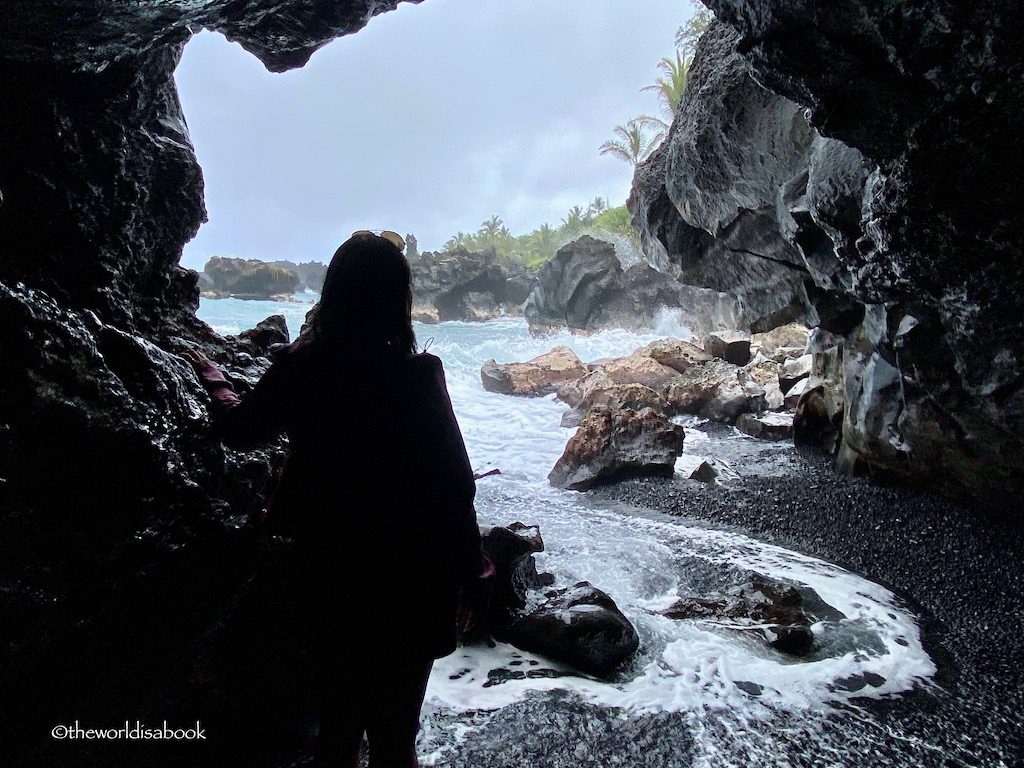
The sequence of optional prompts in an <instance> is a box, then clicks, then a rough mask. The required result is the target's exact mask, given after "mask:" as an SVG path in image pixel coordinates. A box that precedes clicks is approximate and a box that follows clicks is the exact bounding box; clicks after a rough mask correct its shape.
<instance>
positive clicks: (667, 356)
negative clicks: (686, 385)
mask: <svg viewBox="0 0 1024 768" xmlns="http://www.w3.org/2000/svg"><path fill="white" fill-rule="evenodd" d="M636 354H638V355H647V357H650V358H652V359H654V360H657V361H658V362H659V363H661V364H662V365H666V366H668V367H669V368H671V369H673V370H674V371H677V372H679V373H682V372H683V371H685V370H686V369H687V368H689V367H691V366H694V365H700V364H701V363H706V362H707V361H708V360H710V359H711V355H709V354H708V353H707V352H705V351H704V350H703V349H701V348H700V347H698V346H697V345H696V344H691V343H690V342H688V341H683V340H682V339H658V340H657V341H652V342H651V343H650V344H647V345H646V346H643V347H641V348H640V349H638V350H637V352H636Z"/></svg>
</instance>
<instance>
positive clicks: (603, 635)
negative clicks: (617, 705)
mask: <svg viewBox="0 0 1024 768" xmlns="http://www.w3.org/2000/svg"><path fill="white" fill-rule="evenodd" d="M501 639H503V640H506V641H507V642H510V643H512V645H514V646H516V647H517V648H521V649H523V650H524V651H529V652H531V653H539V654H541V655H543V656H547V657H548V658H551V659H554V660H555V661H560V662H562V663H564V664H568V665H569V666H571V667H573V668H575V669H578V670H580V671H582V672H586V673H587V674H589V675H594V676H595V677H609V676H611V674H612V673H613V672H614V671H615V670H616V669H617V668H618V667H619V666H620V665H621V664H622V663H623V662H625V661H626V660H628V659H629V658H630V657H632V656H633V654H634V653H636V650H637V648H639V647H640V637H639V635H637V632H636V630H635V629H634V628H633V625H632V624H631V623H630V622H629V619H627V618H626V617H625V616H624V615H623V614H622V611H620V610H619V608H618V606H617V605H616V604H615V601H614V600H612V598H611V597H609V596H608V594H607V593H605V592H602V591H601V590H600V589H597V588H596V587H594V586H592V585H591V584H590V583H589V582H586V581H581V582H579V583H577V584H575V585H574V586H572V587H570V588H568V589H555V590H548V591H546V592H544V599H543V602H541V603H540V605H539V606H538V607H537V608H535V609H534V610H531V611H530V612H529V613H527V614H525V615H524V616H522V617H520V618H518V619H516V620H515V621H514V622H512V624H511V625H509V627H508V628H507V629H506V630H505V631H504V632H503V633H502V637H501Z"/></svg>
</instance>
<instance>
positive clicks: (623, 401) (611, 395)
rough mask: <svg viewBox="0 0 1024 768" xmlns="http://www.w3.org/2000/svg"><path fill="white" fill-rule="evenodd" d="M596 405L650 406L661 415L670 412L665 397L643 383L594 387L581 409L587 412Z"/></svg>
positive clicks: (630, 408)
mask: <svg viewBox="0 0 1024 768" xmlns="http://www.w3.org/2000/svg"><path fill="white" fill-rule="evenodd" d="M595 405H607V406H608V407H610V408H612V409H614V410H622V409H624V408H627V409H629V410H633V411H641V410H643V409H644V408H650V409H652V410H653V411H654V412H655V413H657V414H659V415H661V416H664V415H666V414H667V413H668V403H667V402H666V401H665V398H663V397H662V396H661V395H659V394H658V393H657V392H655V391H654V390H653V389H651V388H650V387H645V386H644V385H643V384H614V385H613V386H611V387H608V388H606V389H594V390H592V391H591V392H589V393H588V394H587V395H586V396H585V397H584V398H583V401H582V402H581V403H580V405H579V410H580V411H581V412H583V413H586V412H587V411H589V410H590V409H591V408H593V407H594V406H595Z"/></svg>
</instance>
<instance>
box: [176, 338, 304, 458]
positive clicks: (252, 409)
mask: <svg viewBox="0 0 1024 768" xmlns="http://www.w3.org/2000/svg"><path fill="white" fill-rule="evenodd" d="M181 357H182V358H184V359H185V360H187V361H188V362H189V363H191V365H192V367H193V369H194V370H195V372H196V375H197V376H198V377H199V381H200V383H202V385H203V387H204V388H205V389H206V391H207V393H208V394H209V395H210V410H211V412H212V415H213V428H212V429H211V431H210V434H211V436H212V437H214V438H217V439H220V440H222V441H223V442H224V444H225V445H228V446H230V447H232V448H247V447H251V446H254V445H259V444H260V443H266V442H269V441H271V440H273V439H274V438H275V437H277V436H278V435H280V434H281V432H282V431H283V430H284V427H285V408H286V404H287V396H288V393H287V391H286V384H287V381H288V376H287V373H286V371H285V366H284V364H283V362H282V361H281V360H278V361H276V362H275V363H274V364H273V365H271V366H270V369H269V370H268V371H267V372H266V373H265V374H263V377H262V378H261V379H260V380H259V383H257V385H256V386H255V387H254V388H253V390H252V392H250V393H249V394H248V395H247V396H245V397H244V398H240V397H239V396H238V394H237V393H236V392H235V387H234V385H233V384H232V383H231V382H230V381H228V380H227V378H226V377H225V376H224V373H223V372H222V371H221V370H220V369H219V368H217V366H216V365H214V363H213V362H212V361H211V360H210V359H209V358H207V357H206V356H205V355H203V354H201V353H199V352H196V351H194V350H187V351H185V352H182V353H181Z"/></svg>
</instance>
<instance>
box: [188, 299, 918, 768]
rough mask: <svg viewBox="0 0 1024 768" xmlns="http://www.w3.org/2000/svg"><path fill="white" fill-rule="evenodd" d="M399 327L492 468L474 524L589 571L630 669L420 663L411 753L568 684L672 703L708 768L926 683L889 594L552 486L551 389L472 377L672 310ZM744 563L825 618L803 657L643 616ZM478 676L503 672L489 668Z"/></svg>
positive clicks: (772, 461) (725, 439) (233, 324)
mask: <svg viewBox="0 0 1024 768" xmlns="http://www.w3.org/2000/svg"><path fill="white" fill-rule="evenodd" d="M303 298H304V299H305V300H304V301H303V302H296V303H275V302H243V301H238V300H234V299H219V300H206V299H204V300H202V301H201V304H200V310H199V316H200V317H201V318H202V319H203V320H205V321H206V322H208V323H209V324H210V325H211V326H213V327H214V328H215V329H216V330H218V331H220V332H222V333H237V332H238V331H240V330H242V329H244V328H247V327H251V326H252V325H255V323H256V322H258V321H259V320H261V319H263V318H264V317H266V316H267V315H268V314H272V313H282V314H284V315H285V317H286V318H287V320H288V323H289V327H290V329H291V331H292V334H293V337H294V334H296V333H297V331H298V326H299V325H300V324H301V321H302V317H303V316H304V314H305V312H306V310H307V309H308V308H309V301H311V300H312V297H310V296H308V295H307V296H304V297H303ZM416 332H417V337H418V339H419V342H420V344H421V347H422V346H426V347H427V348H428V350H429V351H430V352H431V353H433V354H435V355H437V356H439V357H440V358H441V359H442V361H443V363H444V367H445V372H446V376H447V380H448V387H449V392H450V394H451V398H452V402H453V405H454V407H455V411H456V414H457V416H458V418H459V423H460V425H461V428H462V431H463V436H464V438H465V440H466V445H467V448H468V450H469V454H470V458H471V460H472V462H473V465H474V468H475V469H477V470H478V471H486V470H488V469H492V468H495V467H496V468H499V469H500V470H501V475H499V476H495V477H488V478H483V479H481V480H480V481H479V482H478V484H477V486H478V496H477V511H478V518H479V520H480V523H481V526H488V525H504V524H508V523H511V522H513V521H516V520H518V521H522V522H524V523H528V524H535V525H539V526H540V529H541V533H542V536H543V538H544V541H545V544H546V547H547V548H546V551H545V552H543V553H541V554H540V555H538V557H537V560H538V567H539V569H540V570H546V571H549V572H551V573H553V574H554V575H555V578H556V586H568V585H571V584H573V583H575V582H576V581H580V580H588V581H590V582H592V583H593V584H594V585H595V586H597V587H600V588H601V589H603V590H605V591H606V592H608V593H609V594H610V595H611V596H612V597H613V598H614V599H615V601H616V602H617V603H618V605H619V607H620V608H621V609H622V611H623V612H624V613H625V614H626V615H627V616H628V617H629V619H630V620H631V621H632V622H633V624H634V626H635V627H636V628H637V631H638V632H639V634H640V638H641V648H640V651H639V653H638V655H637V657H636V658H635V660H634V661H633V663H632V664H631V665H630V666H629V668H628V669H625V670H623V671H622V672H621V674H620V675H619V676H618V677H617V678H616V679H614V680H612V681H599V680H595V679H591V678H588V677H585V676H581V675H576V674H562V675H561V676H550V675H548V672H547V671H551V670H553V671H555V672H558V673H569V672H570V670H567V669H565V668H562V667H560V666H559V665H557V664H555V663H553V662H551V661H549V660H547V659H544V658H542V657H538V656H534V655H532V654H528V653H525V652H522V651H519V650H517V649H515V648H513V647H511V646H507V645H504V644H498V645H497V646H496V647H493V648H476V647H472V648H461V649H459V650H457V651H456V652H455V653H454V654H452V655H451V656H449V657H447V658H445V659H441V660H439V661H437V662H436V663H435V665H434V670H433V673H432V675H431V679H430V683H429V686H428V689H427V696H426V701H425V706H424V729H423V731H422V732H421V735H420V753H421V756H422V761H423V763H424V764H427V765H432V764H437V763H443V762H445V760H446V756H449V755H451V754H452V753H453V751H455V750H457V749H458V745H459V743H460V741H462V740H463V739H466V738H471V737H472V734H473V732H474V731H475V730H477V729H482V728H486V727H487V719H488V714H489V713H495V712H498V711H500V710H501V709H502V708H503V707H507V706H509V705H511V704H513V703H515V702H517V701H520V700H522V699H523V698H524V697H526V696H527V695H536V694H538V693H543V692H545V691H554V690H558V691H569V692H572V693H573V694H574V695H575V696H577V697H578V698H579V700H580V701H581V702H585V703H587V704H590V705H598V706H601V707H608V708H614V709H615V710H616V711H618V712H620V713H622V714H623V715H624V716H627V717H628V716H631V715H635V716H641V715H643V714H645V713H656V712H673V713H682V714H683V715H684V716H685V718H686V720H687V722H689V723H690V724H691V726H692V729H693V731H694V733H695V734H698V735H699V738H697V740H696V756H695V757H694V758H692V761H693V762H694V763H695V764H697V765H720V764H727V763H735V764H744V763H745V761H748V760H749V759H750V757H751V755H753V754H755V753H753V752H749V750H750V749H752V747H751V744H759V743H760V744H761V747H758V748H759V749H760V748H763V741H764V739H766V738H767V739H770V738H784V737H783V736H778V735H777V734H775V730H774V726H773V725H771V724H772V723H776V722H778V720H779V718H780V717H784V718H785V720H786V722H787V723H789V725H788V726H787V727H793V726H792V723H793V722H796V723H804V724H805V727H806V729H808V730H812V729H814V728H816V727H817V726H816V723H820V722H822V719H823V718H829V717H833V716H839V717H846V718H850V717H854V719H856V717H857V716H856V715H850V712H852V711H856V710H857V709H858V707H859V704H858V701H861V700H863V699H864V698H868V699H870V698H875V699H884V698H890V697H896V696H900V695H903V694H905V693H906V692H908V691H911V690H914V689H917V688H922V687H929V686H931V685H932V683H931V680H932V678H933V676H934V675H935V672H936V668H935V664H934V663H933V661H932V659H931V658H930V657H929V656H928V654H927V652H926V651H925V649H924V648H923V646H922V641H921V633H920V629H919V626H918V622H917V619H916V617H915V616H914V615H913V614H912V613H911V612H910V611H909V610H908V609H907V607H906V606H905V605H904V604H903V603H902V602H901V601H900V599H899V598H898V597H897V596H896V595H894V594H893V593H892V592H890V591H889V590H887V589H885V588H884V587H882V586H880V585H878V584H874V583H872V582H870V581H867V580H866V579H863V578H861V577H860V576H857V575H856V574H854V573H851V572H849V571H846V570H844V569H842V568H840V567H838V566H836V565H833V564H831V563H828V562H824V561H822V560H818V559H815V558H812V557H808V556H805V555H802V554H800V553H797V552H792V551H789V550H786V549H783V548H780V547H777V546H773V545H770V544H766V543H763V542H760V541H757V540H755V539H752V538H749V537H746V536H743V535H741V534H738V533H735V532H726V531H721V530H716V529H714V528H710V527H707V526H704V525H700V524H695V523H687V522H686V521H683V520H680V519H677V518H670V517H667V516H663V515H659V514H657V513H653V512H651V511H649V510H644V509H638V508H633V507H628V506H624V505H621V504H614V505H612V504H608V503H598V502H595V501H591V500H590V499H588V498H587V496H586V495H585V494H579V493H576V492H571V491H563V490H558V489H554V488H552V487H551V486H550V485H549V484H548V482H547V473H548V471H549V470H550V469H551V467H552V466H553V464H554V463H555V461H556V460H557V459H558V457H559V456H560V455H561V452H562V450H563V448H564V446H565V442H566V440H567V439H568V438H569V437H570V436H571V435H572V432H573V430H572V429H565V428H562V427H560V426H559V422H560V419H561V416H562V413H563V412H564V411H565V410H566V408H565V406H564V405H563V404H561V403H559V402H557V401H556V400H555V399H554V397H553V396H550V397H545V398H537V399H530V398H512V397H508V396H503V395H498V394H493V393H489V392H486V391H484V389H483V387H482V386H481V383H480V375H479V371H480V366H481V365H482V364H483V363H484V362H485V361H486V360H487V359H488V358H495V359H496V360H498V361H499V362H504V361H513V360H525V359H528V358H530V357H533V356H535V355H538V354H541V353H543V352H546V351H548V350H549V349H550V348H551V347H553V346H555V345H558V344H561V345H565V346H568V347H571V348H572V349H574V350H575V352H576V354H577V355H579V356H580V357H581V358H582V359H583V360H594V359H598V358H602V357H611V356H617V355H624V354H628V353H629V352H631V351H632V350H634V349H636V348H637V347H639V346H641V345H643V344H646V343H647V342H649V341H651V340H653V339H655V338H662V337H664V336H677V337H683V338H685V337H687V336H688V335H689V332H688V330H687V329H686V328H685V327H682V326H680V325H679V323H678V322H677V321H676V320H675V319H674V318H673V317H672V316H671V315H666V316H665V317H664V318H663V320H662V322H661V323H660V326H659V327H658V328H657V329H656V331H655V332H652V333H649V334H636V333H631V332H628V331H624V330H613V331H606V332H603V333H598V334H595V335H590V336H573V335H571V334H569V333H561V334H555V335H553V336H548V337H546V338H534V337H531V336H530V334H529V333H528V331H527V328H526V324H525V323H524V322H523V321H522V320H516V319H504V320H495V321H491V322H487V323H456V322H449V323H441V324H439V325H430V326H427V325H417V326H416ZM790 450H792V449H791V448H790V447H789V446H788V445H786V444H776V443H766V442H764V441H757V440H754V439H753V438H749V437H746V436H744V435H741V434H739V433H738V432H736V431H735V430H728V429H722V428H716V429H710V428H708V425H703V424H700V423H699V422H696V421H689V422H687V437H686V451H687V453H689V454H694V455H698V456H707V457H712V458H716V459H718V460H719V461H724V462H725V463H726V464H727V466H728V467H729V468H731V469H732V470H733V471H734V473H735V474H737V475H742V474H751V473H752V474H756V473H768V472H776V471H780V469H779V468H780V467H781V466H783V465H784V464H785V459H786V455H787V452H788V451H790ZM691 482H693V481H691ZM750 571H756V572H759V573H763V574H766V575H768V576H772V577H774V578H778V579H783V580H785V581H788V582H790V583H792V584H794V585H796V586H798V587H806V588H809V589H812V590H814V592H816V593H817V595H818V596H819V597H820V598H821V599H822V600H823V601H824V602H825V603H827V604H828V605H829V606H831V607H832V608H833V609H835V611H837V612H838V614H841V616H842V617H841V618H840V617H838V615H837V616H836V617H835V618H833V619H831V620H829V621H822V622H819V623H818V624H817V625H815V626H814V627H812V630H813V631H814V633H815V636H816V650H815V652H814V653H813V654H812V655H811V656H809V657H807V658H805V659H801V660H794V659H793V658H791V657H786V656H784V655H783V654H780V653H778V652H775V651H774V650H772V649H770V648H768V647H766V646H765V645H764V644H763V643H761V642H759V641H757V640H755V639H753V638H751V637H749V636H748V635H746V634H744V633H740V632H736V631H735V630H734V629H731V628H730V627H729V626H727V625H724V624H721V623H716V622H710V621H674V620H670V619H667V618H664V617H662V616H659V615H656V614H654V613H652V611H655V610H657V609H658V608H663V607H665V606H667V605H668V604H669V603H671V601H672V599H673V597H674V596H675V595H676V593H677V592H682V593H691V592H694V591H699V590H701V589H704V590H707V589H712V590H714V589H717V588H724V587H728V586H731V585H733V584H739V583H741V582H742V581H745V580H746V575H747V574H748V573H749V572H750ZM495 670H504V673H503V674H501V675H497V676H496V675H495V674H493V673H494V671H495ZM508 672H512V674H507V673H508ZM531 675H532V676H531ZM545 675H548V676H545ZM757 733H760V736H758V738H756V739H752V738H751V736H750V734H757ZM737 734H746V735H744V736H741V737H737ZM558 737H559V736H558V734H552V738H558ZM743 755H746V757H744V756H743ZM729 756H731V757H729ZM747 764H749V763H747Z"/></svg>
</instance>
